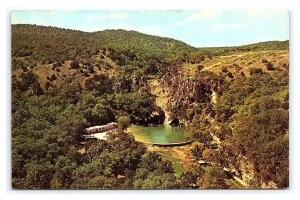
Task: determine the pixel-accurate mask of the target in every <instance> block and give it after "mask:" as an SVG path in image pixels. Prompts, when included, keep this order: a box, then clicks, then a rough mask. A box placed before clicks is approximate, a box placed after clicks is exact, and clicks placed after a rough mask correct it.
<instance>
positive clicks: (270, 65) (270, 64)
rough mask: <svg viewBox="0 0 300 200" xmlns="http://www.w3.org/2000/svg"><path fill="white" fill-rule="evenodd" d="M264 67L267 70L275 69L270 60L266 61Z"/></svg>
mask: <svg viewBox="0 0 300 200" xmlns="http://www.w3.org/2000/svg"><path fill="white" fill-rule="evenodd" d="M266 68H267V70H269V71H273V70H275V68H274V65H273V63H271V62H268V63H267V64H266Z"/></svg>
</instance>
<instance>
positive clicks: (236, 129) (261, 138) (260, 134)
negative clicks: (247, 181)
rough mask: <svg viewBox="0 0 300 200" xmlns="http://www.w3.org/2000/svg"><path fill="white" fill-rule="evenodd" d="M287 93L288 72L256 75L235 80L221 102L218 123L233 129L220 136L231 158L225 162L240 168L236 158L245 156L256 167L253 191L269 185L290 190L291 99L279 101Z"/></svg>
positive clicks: (222, 131)
mask: <svg viewBox="0 0 300 200" xmlns="http://www.w3.org/2000/svg"><path fill="white" fill-rule="evenodd" d="M287 89H288V74H287V73H286V72H280V73H278V74H277V75H276V76H274V77H273V76H270V75H267V74H261V75H255V76H252V77H249V78H247V79H240V80H238V79H237V80H235V81H234V82H233V83H232V84H231V85H230V86H229V88H228V89H227V91H226V92H225V93H224V94H223V96H222V97H221V98H220V101H219V102H218V105H217V108H218V109H217V117H218V120H219V121H223V122H226V123H228V126H229V127H233V129H232V132H230V133H229V131H227V130H226V129H224V127H223V128H221V129H220V130H219V131H220V132H219V133H217V134H218V135H223V136H225V137H223V139H224V142H223V147H224V148H223V149H222V152H221V154H224V155H229V157H230V159H225V160H223V161H224V162H226V163H227V165H233V166H237V167H238V164H237V163H238V162H239V161H238V160H237V159H236V157H237V156H239V155H243V156H245V157H246V158H247V159H248V160H249V162H251V163H253V165H254V169H253V170H254V179H253V180H252V182H251V186H252V187H257V188H259V187H261V186H260V184H261V183H263V182H264V183H268V182H269V181H273V182H274V183H276V184H277V185H278V186H280V187H287V186H288V181H287V179H288V150H289V147H288V128H289V127H288V124H289V117H288V107H287V106H286V102H288V98H278V92H282V91H286V90H287ZM287 96H288V95H286V97H287ZM227 113H230V114H229V115H228V114H227ZM213 157H215V156H213Z"/></svg>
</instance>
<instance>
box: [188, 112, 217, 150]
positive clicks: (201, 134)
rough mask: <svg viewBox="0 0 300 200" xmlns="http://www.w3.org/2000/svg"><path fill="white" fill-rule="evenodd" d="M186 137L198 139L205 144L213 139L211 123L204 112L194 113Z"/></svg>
mask: <svg viewBox="0 0 300 200" xmlns="http://www.w3.org/2000/svg"><path fill="white" fill-rule="evenodd" d="M185 137H186V138H187V139H189V140H197V141H199V142H201V143H204V144H205V145H207V144H208V143H209V142H211V141H212V139H213V138H212V135H211V133H210V123H209V121H208V120H207V119H206V116H205V114H204V113H202V114H201V115H194V117H193V120H192V122H191V123H189V124H188V131H187V133H186V135H185Z"/></svg>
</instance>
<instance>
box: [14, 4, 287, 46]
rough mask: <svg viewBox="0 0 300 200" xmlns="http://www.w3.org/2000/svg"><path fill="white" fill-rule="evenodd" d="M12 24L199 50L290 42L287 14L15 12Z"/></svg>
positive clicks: (257, 12) (215, 11)
mask: <svg viewBox="0 0 300 200" xmlns="http://www.w3.org/2000/svg"><path fill="white" fill-rule="evenodd" d="M11 23H12V24H37V25H45V26H56V27H63V28H69V29H76V30H82V31H88V32H92V31H100V30H105V29H125V30H136V31H139V32H142V33H146V34H150V35H157V36H164V37H170V38H174V39H178V40H181V41H183V42H185V43H187V44H190V45H192V46H195V47H212V46H234V45H242V44H249V43H255V42H262V41H270V40H287V39H289V13H288V11H286V10H219V9H208V10H197V11H194V10H188V11H12V13H11Z"/></svg>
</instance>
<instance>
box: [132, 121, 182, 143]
mask: <svg viewBox="0 0 300 200" xmlns="http://www.w3.org/2000/svg"><path fill="white" fill-rule="evenodd" d="M127 132H130V133H131V134H132V135H133V136H134V137H135V139H136V140H137V141H140V142H148V143H161V144H169V143H179V142H184V141H185V139H184V129H183V128H181V127H173V126H168V125H167V126H164V125H159V126H137V125H132V126H131V127H129V128H128V129H127Z"/></svg>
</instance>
